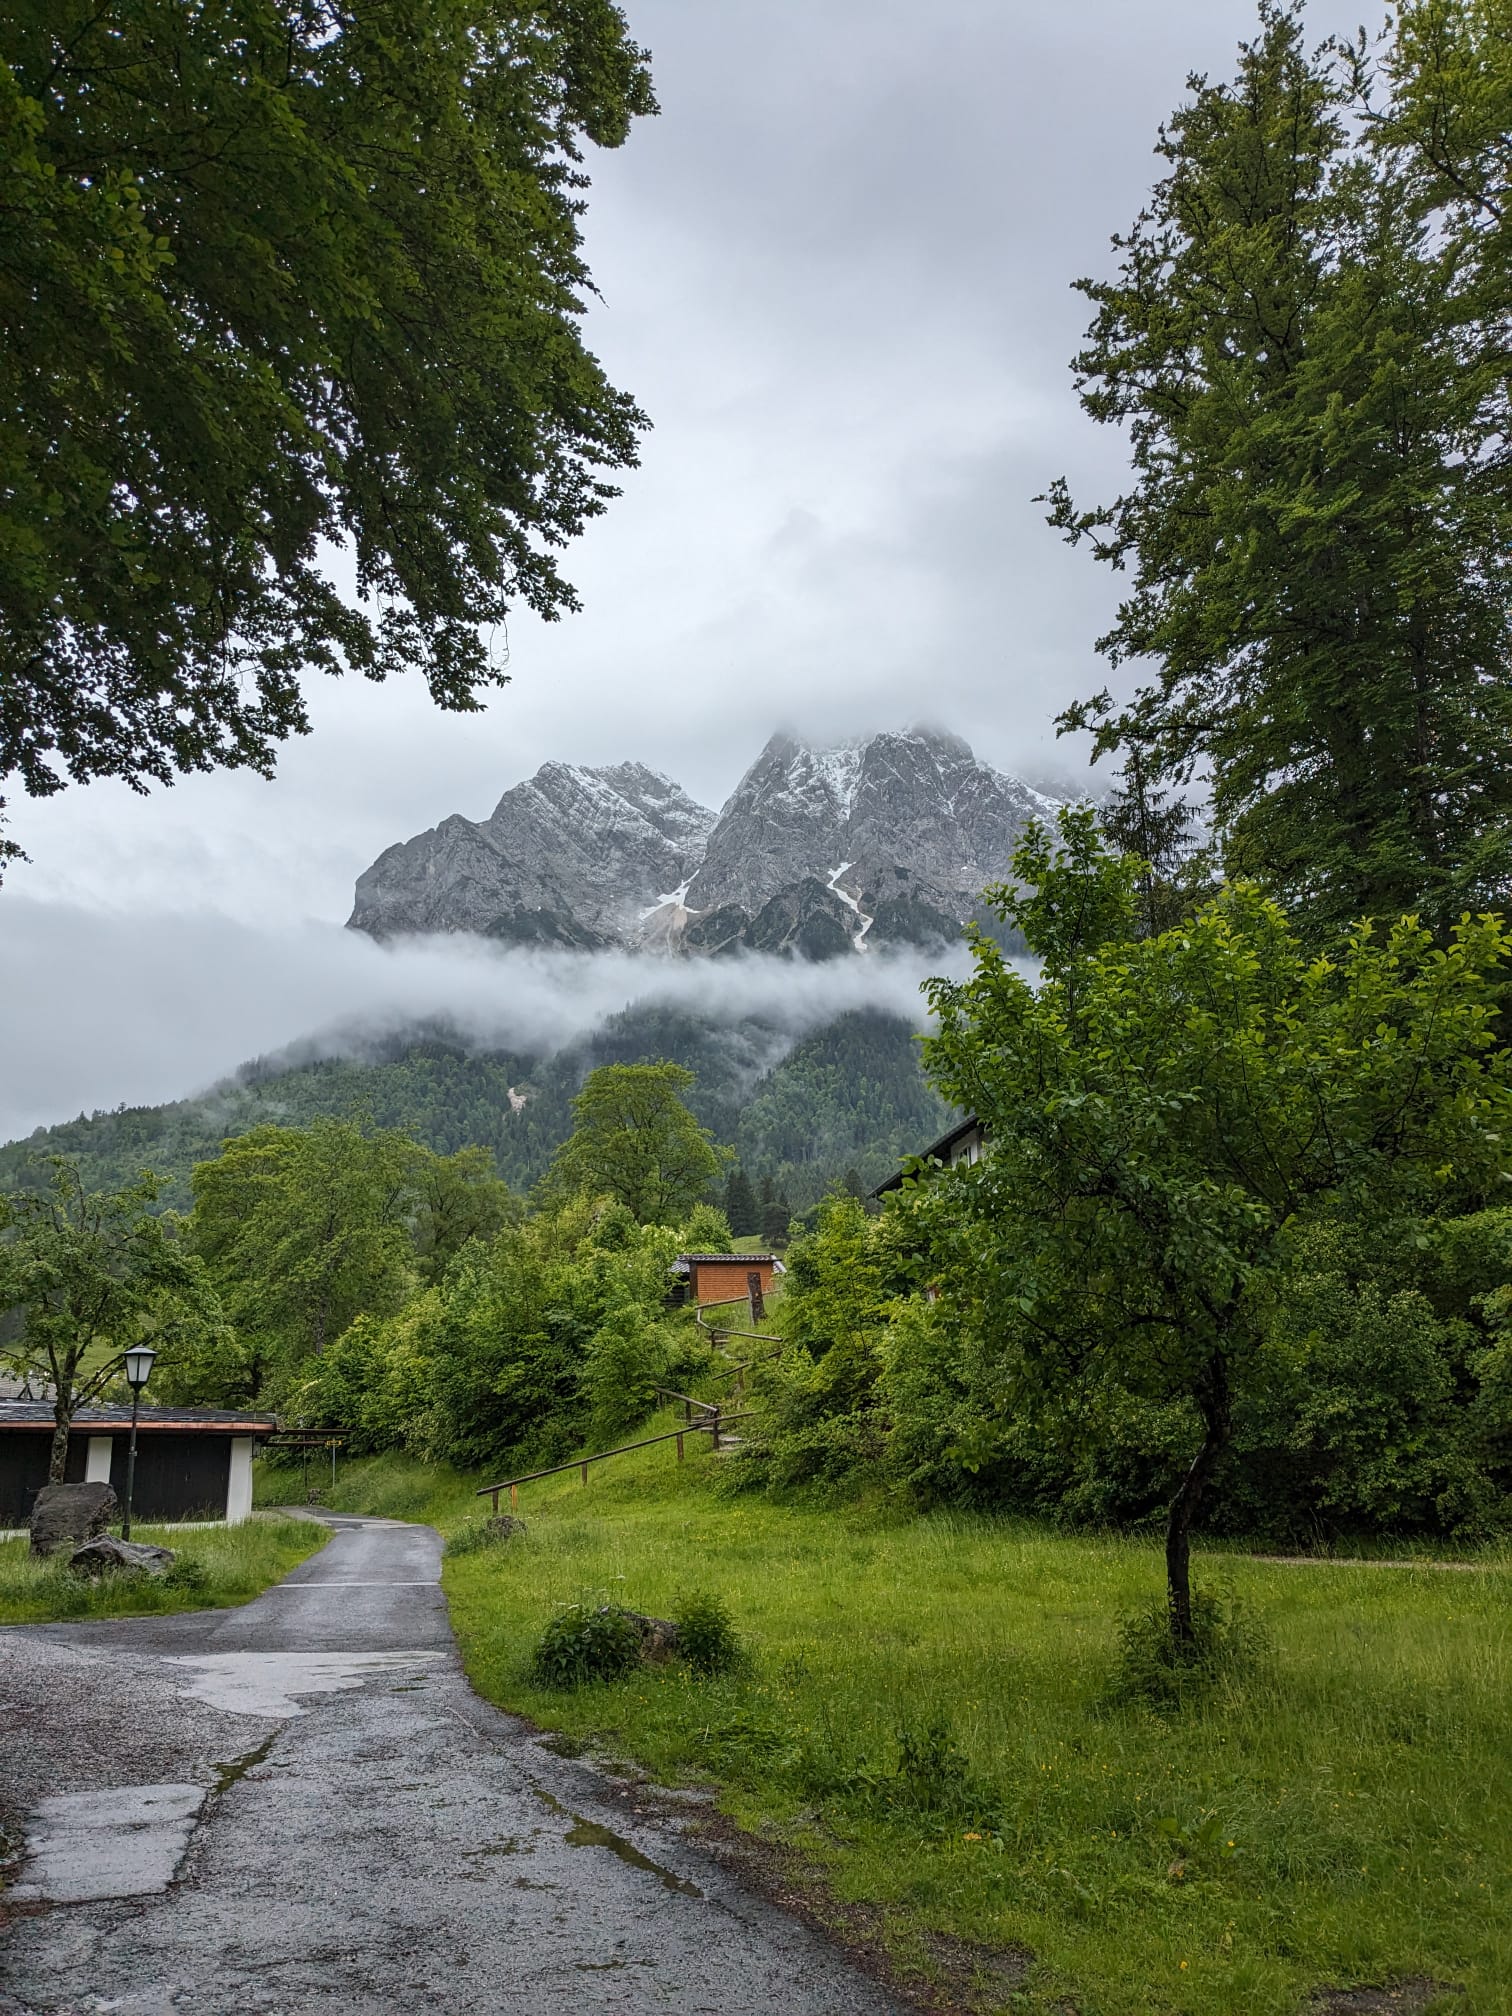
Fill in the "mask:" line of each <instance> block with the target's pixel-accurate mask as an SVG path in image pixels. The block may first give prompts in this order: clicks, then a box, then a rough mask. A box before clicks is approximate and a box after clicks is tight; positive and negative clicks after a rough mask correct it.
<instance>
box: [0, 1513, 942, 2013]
mask: <svg viewBox="0 0 1512 2016" xmlns="http://www.w3.org/2000/svg"><path fill="white" fill-rule="evenodd" d="M332 1523H334V1524H336V1525H337V1526H338V1531H337V1533H336V1535H335V1537H334V1538H333V1539H332V1541H331V1542H330V1544H329V1545H328V1546H327V1547H326V1548H325V1549H324V1550H323V1551H322V1552H321V1553H320V1554H319V1555H317V1556H315V1557H314V1558H313V1559H312V1560H310V1561H308V1562H306V1563H305V1564H304V1565H303V1566H302V1567H300V1568H299V1569H297V1570H296V1571H295V1572H294V1574H293V1575H292V1576H290V1578H289V1579H288V1581H287V1582H285V1583H282V1584H280V1585H279V1586H278V1587H277V1588H275V1589H272V1590H269V1591H268V1592H267V1593H266V1594H265V1595H263V1596H261V1597H259V1598H258V1600H257V1601H256V1602H254V1603H251V1604H248V1605H247V1606H246V1607H245V1608H244V1609H241V1610H233V1611H210V1612H201V1613H198V1614H193V1615H185V1616H180V1617H172V1618H143V1619H121V1620H118V1621H114V1622H109V1623H99V1624H79V1625H48V1626H41V1627H17V1628H13V1629H10V1630H6V1631H0V1709H4V1710H5V1711H6V1712H5V1722H4V1727H5V1729H6V1737H5V1744H4V1752H3V1754H0V1806H3V1807H4V1808H6V1809H8V1810H9V1811H11V1812H12V1813H15V1812H20V1813H22V1814H24V1816H25V1834H26V1850H27V1859H26V1860H25V1861H23V1863H22V1864H21V1866H20V1868H19V1869H18V1870H17V1871H16V1872H15V1876H14V1883H13V1887H12V1889H11V1890H10V1892H9V1893H8V1896H9V1899H10V1900H11V1901H12V1904H13V1909H12V1911H11V1913H10V1918H11V1922H10V1925H9V1928H8V1930H6V1931H4V1932H3V1933H0V2011H5V2012H8V2016H44V2012H45V2016H107V2012H108V2016H306V2012H310V2016H316V2012H318V2016H359V2012H361V2016H372V2012H376V2011H395V2012H405V2016H409V2012H415V2011H422V2010H437V2011H444V2012H448V2016H450V2012H456V2016H463V2012H466V2016H474V2012H478V2016H482V2012H490V2016H491V2012H496V2011H507V2012H515V2011H520V2012H523V2011H525V2010H531V2011H533V2012H539V2011H542V2010H551V2009H571V2010H573V2011H575V2012H576V2011H602V2012H614V2016H639V2012H642V2011H645V2012H650V2011H661V2010H677V2011H679V2012H687V2016H704V2012H708V2016H767V2012H780V2016H863V2012H865V2016H902V2005H900V2004H898V2003H896V2002H894V2001H893V2000H892V1999H891V1998H890V1997H889V1996H887V1995H886V1994H885V1993H884V1991H882V1990H881V1989H879V1988H878V1987H877V1986H876V1985H875V1984H874V1983H872V1982H870V1981H869V1980H867V1979H866V1978H865V1977H864V1976H862V1975H860V1974H858V1973H857V1972H856V1971H855V1970H853V1969H852V1968H851V1967H850V1966H849V1965H848V1964H847V1962H846V1960H845V1959H844V1957H843V1956H842V1955H841V1954H840V1953H838V1952H837V1951H836V1950H835V1949H833V1948H831V1947H829V1946H827V1945H826V1944H825V1943H824V1942H823V1941H822V1940H820V1939H819V1938H818V1937H817V1936H816V1935H815V1934H813V1933H812V1932H810V1931H809V1930H808V1929H807V1928H806V1927H805V1926H803V1925H802V1924H800V1923H799V1922H798V1921H796V1920H794V1919H792V1918H790V1917H788V1916H787V1915H786V1914H784V1913H783V1912H781V1911H780V1910H778V1909H777V1908H776V1907H774V1906H773V1905H771V1904H768V1903H767V1902H765V1901H764V1900H763V1899H761V1898H758V1897H756V1896H754V1895H753V1894H751V1893H750V1892H748V1891H746V1890H744V1889H743V1888H742V1887H741V1885H740V1884H739V1883H738V1881H737V1880H736V1879H735V1878H734V1877H732V1876H731V1875H730V1874H729V1873H727V1872H726V1871H725V1870H723V1869H721V1868H720V1867H719V1865H718V1864H717V1863H715V1862H714V1861H712V1860H711V1859H710V1858H709V1857H708V1856H707V1855H705V1854H703V1853H701V1852H700V1851H699V1850H698V1848H697V1847H696V1846H695V1845H694V1844H693V1843H692V1842H691V1841H690V1840H688V1839H687V1838H685V1837H684V1835H683V1834H682V1833H681V1832H680V1831H679V1830H678V1828H677V1827H676V1826H675V1825H672V1824H668V1823H666V1822H664V1821H660V1820H658V1819H657V1818H655V1817H654V1816H653V1815H651V1814H649V1813H646V1814H638V1813H637V1811H636V1808H635V1795H634V1793H633V1791H629V1792H627V1791H625V1790H623V1789H621V1788H620V1787H619V1786H617V1785H616V1784H615V1783H614V1781H613V1780H611V1779H608V1778H606V1777H604V1776H602V1775H601V1774H599V1773H597V1772H594V1771H592V1770H590V1769H589V1768H587V1767H586V1766H583V1765H580V1764H574V1763H570V1762H568V1761H566V1760H564V1759H560V1758H556V1757H553V1756H552V1755H551V1754H550V1753H549V1752H548V1751H546V1750H544V1749H543V1748H542V1747H541V1745H540V1744H539V1743H538V1742H537V1741H536V1740H535V1739H534V1738H533V1737H532V1736H531V1735H530V1734H529V1732H528V1731H526V1730H525V1729H524V1728H523V1727H522V1726H521V1725H520V1724H519V1723H517V1722H515V1721H513V1720H512V1719H511V1718H509V1717H508V1716H505V1715H502V1714H500V1713H499V1712H498V1711H496V1710H495V1709H492V1708H490V1707H488V1706H487V1705H486V1704H484V1703H483V1702H481V1701H479V1700H478V1699H477V1697H476V1696H474V1695H473V1693H472V1692H471V1690H470V1689H469V1688H468V1686H467V1684H466V1681H465V1680H464V1678H463V1676H462V1672H461V1668H460V1665H459V1663H458V1660H457V1655H456V1647H455V1643H454V1640H453V1638H452V1635H451V1630H450V1627H449V1624H448V1621H447V1615H446V1606H445V1601H444V1598H443V1597H442V1594H441V1589H440V1583H439V1574H440V1546H439V1542H438V1539H437V1537H436V1535H435V1534H434V1533H433V1532H432V1531H431V1530H430V1529H429V1528H426V1527H416V1526H399V1525H393V1524H389V1523H385V1522H355V1521H353V1522H339V1521H333V1522H332ZM29 1732H30V1733H29Z"/></svg>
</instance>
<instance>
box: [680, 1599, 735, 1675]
mask: <svg viewBox="0 0 1512 2016" xmlns="http://www.w3.org/2000/svg"><path fill="white" fill-rule="evenodd" d="M674 1621H675V1623H676V1625H677V1648H678V1650H679V1652H681V1654H682V1656H683V1658H684V1659H686V1660H687V1662H688V1664H689V1665H690V1666H691V1667H692V1668H693V1671H694V1672H695V1673H706V1674H712V1673H728V1672H729V1671H730V1669H731V1668H732V1667H733V1666H736V1665H738V1664H739V1662H740V1657H741V1650H740V1638H739V1634H738V1633H737V1632H736V1629H735V1626H734V1625H733V1624H732V1623H731V1621H730V1613H729V1611H728V1610H727V1609H726V1608H725V1606H724V1604H723V1603H721V1602H720V1600H719V1598H718V1597H717V1596H706V1595H704V1594H703V1593H702V1592H698V1593H695V1594H694V1595H691V1596H684V1597H682V1598H681V1599H680V1601H679V1603H678V1606H677V1613H676V1617H675V1619H674Z"/></svg>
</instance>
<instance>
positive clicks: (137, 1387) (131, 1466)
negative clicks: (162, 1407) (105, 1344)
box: [121, 1344, 157, 1540]
mask: <svg viewBox="0 0 1512 2016" xmlns="http://www.w3.org/2000/svg"><path fill="white" fill-rule="evenodd" d="M123 1356H124V1358H125V1362H126V1384H127V1385H128V1386H129V1387H130V1388H131V1449H130V1452H129V1454H128V1455H127V1458H126V1511H125V1515H124V1517H123V1518H122V1520H121V1538H122V1539H123V1540H129V1539H130V1538H131V1494H132V1491H133V1489H134V1488H135V1485H136V1435H137V1405H138V1403H139V1402H140V1400H141V1397H142V1388H143V1387H144V1386H145V1385H146V1384H147V1381H148V1380H149V1379H150V1378H151V1377H152V1363H153V1360H154V1359H155V1358H156V1357H157V1353H156V1351H154V1350H153V1348H152V1346H151V1345H150V1344H135V1345H133V1346H132V1348H131V1350H129V1351H127V1352H125V1353H123Z"/></svg>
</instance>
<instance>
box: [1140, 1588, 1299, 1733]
mask: <svg viewBox="0 0 1512 2016" xmlns="http://www.w3.org/2000/svg"><path fill="white" fill-rule="evenodd" d="M1118 1642H1119V1651H1118V1662H1117V1665H1116V1667H1115V1669H1114V1675H1113V1684H1112V1686H1111V1687H1110V1688H1109V1690H1108V1695H1107V1699H1108V1702H1109V1704H1110V1705H1111V1706H1114V1707H1131V1706H1136V1705H1138V1706H1142V1707H1146V1708H1157V1709H1172V1708H1180V1707H1181V1706H1182V1705H1183V1703H1185V1702H1187V1701H1189V1700H1191V1699H1192V1698H1193V1697H1194V1696H1195V1695H1198V1694H1200V1693H1202V1692H1203V1691H1205V1690H1206V1689H1207V1688H1209V1687H1211V1686H1212V1685H1213V1684H1214V1682H1216V1681H1219V1680H1245V1679H1248V1678H1250V1677H1251V1676H1252V1675H1253V1674H1255V1673H1257V1672H1258V1671H1259V1670H1260V1669H1261V1668H1262V1667H1263V1666H1264V1665H1265V1664H1266V1663H1267V1661H1268V1660H1269V1658H1270V1656H1271V1650H1272V1648H1271V1640H1270V1634H1269V1632H1268V1631H1267V1630H1266V1628H1265V1626H1264V1624H1263V1623H1262V1622H1261V1620H1260V1619H1259V1618H1258V1617H1256V1616H1255V1615H1254V1614H1253V1613H1252V1612H1251V1611H1249V1610H1248V1609H1246V1608H1245V1606H1244V1604H1243V1603H1241V1602H1240V1600H1239V1598H1238V1597H1237V1596H1233V1595H1227V1596H1225V1597H1223V1598H1219V1597H1217V1596H1215V1595H1213V1594H1212V1593H1211V1591H1209V1590H1206V1589H1194V1590H1193V1591H1192V1642H1191V1644H1190V1645H1186V1646H1182V1645H1178V1644H1177V1643H1176V1641H1175V1639H1174V1638H1173V1637H1172V1635H1171V1618H1170V1612H1169V1610H1168V1609H1167V1607H1166V1604H1165V1602H1164V1601H1163V1600H1162V1601H1160V1602H1156V1603H1152V1604H1150V1605H1149V1606H1148V1608H1146V1609H1144V1610H1136V1611H1133V1612H1132V1613H1131V1614H1130V1615H1129V1616H1127V1617H1125V1618H1124V1620H1123V1622H1122V1623H1121V1624H1120V1625H1119V1627H1118Z"/></svg>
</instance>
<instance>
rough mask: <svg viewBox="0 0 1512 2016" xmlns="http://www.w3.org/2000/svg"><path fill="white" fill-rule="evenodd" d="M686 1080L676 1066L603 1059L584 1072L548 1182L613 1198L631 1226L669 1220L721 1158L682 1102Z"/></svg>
mask: <svg viewBox="0 0 1512 2016" xmlns="http://www.w3.org/2000/svg"><path fill="white" fill-rule="evenodd" d="M692 1085H693V1073H692V1072H691V1071H689V1070H687V1069H686V1068H685V1067H684V1066H683V1065H681V1064H604V1065H601V1066H600V1067H599V1069H598V1070H597V1071H592V1072H590V1073H589V1075H588V1078H587V1080H586V1082H585V1083H584V1086H583V1089H582V1091H581V1092H580V1093H579V1094H578V1095H577V1097H576V1099H574V1100H573V1102H572V1112H573V1131H572V1134H571V1136H570V1138H569V1139H568V1140H566V1141H565V1142H563V1144H562V1146H561V1147H560V1148H559V1149H558V1150H557V1154H556V1159H555V1160H554V1161H553V1163H552V1165H551V1175H550V1178H549V1181H550V1182H551V1183H552V1185H553V1186H554V1187H557V1188H559V1189H561V1190H564V1191H579V1192H582V1193H584V1194H587V1195H590V1196H605V1197H613V1198H614V1199H615V1200H616V1201H617V1202H618V1203H621V1204H623V1205H624V1206H625V1208H626V1209H627V1210H628V1211H629V1212H630V1213H631V1214H632V1216H633V1217H634V1219H635V1221H636V1223H637V1224H638V1225H675V1224H677V1223H678V1221H679V1220H680V1219H683V1218H685V1217H686V1216H687V1215H688V1213H689V1212H690V1211H691V1210H692V1208H693V1206H694V1205H695V1204H696V1203H697V1202H698V1200H699V1199H700V1198H701V1197H702V1196H703V1194H704V1192H705V1191H706V1190H707V1189H708V1187H709V1185H710V1184H711V1183H712V1182H713V1181H714V1179H715V1177H716V1176H718V1174H719V1172H720V1170H721V1168H722V1167H723V1166H724V1163H725V1161H726V1160H727V1159H728V1158H727V1154H726V1152H725V1151H723V1150H721V1149H719V1148H717V1147H716V1146H715V1145H714V1139H713V1136H712V1135H711V1134H710V1133H709V1132H708V1130H707V1129H706V1128H703V1127H700V1126H699V1124H698V1122H697V1120H695V1119H694V1117H693V1115H692V1114H691V1113H690V1112H689V1111H688V1108H687V1107H686V1105H684V1103H683V1094H684V1093H686V1092H688V1091H689V1090H691V1088H692Z"/></svg>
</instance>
